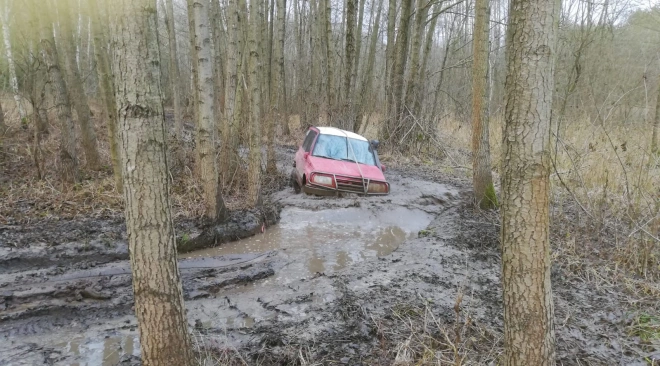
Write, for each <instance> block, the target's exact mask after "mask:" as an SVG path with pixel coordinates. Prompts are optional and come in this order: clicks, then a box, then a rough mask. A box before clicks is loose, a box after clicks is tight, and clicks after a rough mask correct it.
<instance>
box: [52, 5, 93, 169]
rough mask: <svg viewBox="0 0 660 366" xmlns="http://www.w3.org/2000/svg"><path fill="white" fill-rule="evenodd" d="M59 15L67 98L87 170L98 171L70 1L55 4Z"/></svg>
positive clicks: (91, 122)
mask: <svg viewBox="0 0 660 366" xmlns="http://www.w3.org/2000/svg"><path fill="white" fill-rule="evenodd" d="M57 4H58V5H59V8H58V10H59V13H60V22H59V24H60V33H59V34H60V38H61V40H62V41H61V42H60V43H59V44H60V45H61V46H62V53H61V55H60V56H61V57H62V59H63V60H64V65H65V67H66V71H67V72H66V75H67V86H68V91H69V96H70V98H71V101H72V102H73V107H74V108H75V110H76V115H77V117H78V124H79V125H80V137H81V139H82V146H83V151H84V153H85V160H86V164H87V168H88V169H91V170H99V169H100V168H101V158H100V156H99V150H98V147H97V142H96V131H95V130H94V122H93V121H92V120H91V115H92V113H91V111H90V109H89V104H88V103H87V94H86V93H85V90H84V88H83V81H82V78H81V77H80V71H79V70H78V63H77V61H76V52H75V41H74V39H73V28H72V23H73V17H72V15H71V10H70V9H72V8H73V2H72V1H71V0H60V1H58V2H57Z"/></svg>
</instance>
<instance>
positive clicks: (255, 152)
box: [248, 1, 262, 206]
mask: <svg viewBox="0 0 660 366" xmlns="http://www.w3.org/2000/svg"><path fill="white" fill-rule="evenodd" d="M261 17H262V14H261V7H260V6H259V4H258V3H256V2H255V1H251V2H250V20H249V32H248V48H249V52H250V58H249V61H248V87H249V93H250V132H249V134H250V137H249V146H250V153H249V167H248V200H249V203H250V205H252V206H258V205H260V204H261V131H260V124H261V84H260V83H259V64H260V62H261V56H260V55H259V50H260V49H259V39H258V37H259V29H260V23H261V22H260V20H261Z"/></svg>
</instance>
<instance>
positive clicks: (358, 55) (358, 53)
mask: <svg viewBox="0 0 660 366" xmlns="http://www.w3.org/2000/svg"><path fill="white" fill-rule="evenodd" d="M365 3H366V0H360V4H359V8H358V20H357V28H356V31H355V36H354V37H355V65H353V90H358V87H359V85H358V83H359V81H360V78H359V76H360V60H362V26H363V25H364V4H365ZM351 97H353V96H352V95H351Z"/></svg>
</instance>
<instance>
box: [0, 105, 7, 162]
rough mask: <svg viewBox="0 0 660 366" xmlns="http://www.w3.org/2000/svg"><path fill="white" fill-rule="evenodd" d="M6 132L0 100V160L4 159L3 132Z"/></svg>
mask: <svg viewBox="0 0 660 366" xmlns="http://www.w3.org/2000/svg"><path fill="white" fill-rule="evenodd" d="M6 133H7V125H6V124H5V112H4V111H3V110H2V102H1V101H0V161H3V160H4V159H5V134H6Z"/></svg>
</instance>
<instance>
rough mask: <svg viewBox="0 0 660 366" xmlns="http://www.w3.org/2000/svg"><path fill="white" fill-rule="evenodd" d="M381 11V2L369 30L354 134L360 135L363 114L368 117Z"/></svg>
mask: <svg viewBox="0 0 660 366" xmlns="http://www.w3.org/2000/svg"><path fill="white" fill-rule="evenodd" d="M382 10H383V1H381V2H380V3H379V5H378V12H377V13H376V18H375V21H374V24H373V27H372V30H371V39H370V41H369V55H368V56H367V67H366V69H365V70H364V80H363V81H362V86H361V88H360V94H359V95H358V98H359V102H358V106H357V109H358V111H359V113H358V115H357V118H356V119H355V122H354V124H353V132H355V133H360V127H361V125H362V119H363V118H364V115H365V114H366V115H368V112H365V110H366V105H365V104H366V103H365V101H366V95H367V91H370V90H372V88H373V82H374V64H375V63H376V46H377V45H378V36H379V31H380V15H381V12H382ZM372 15H373V14H372Z"/></svg>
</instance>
